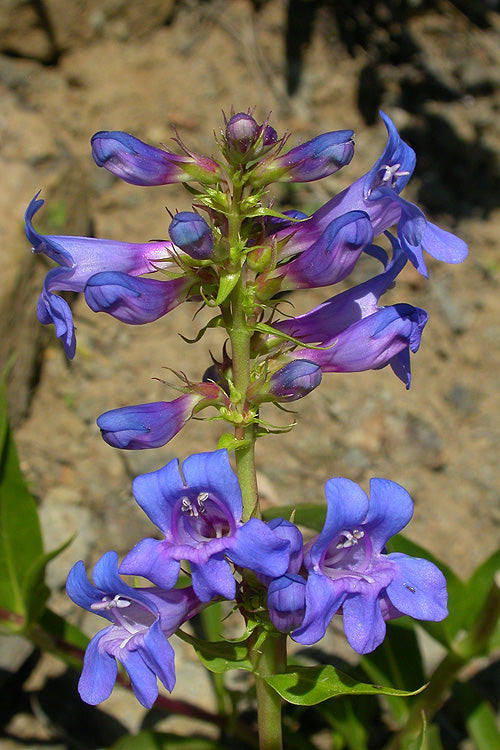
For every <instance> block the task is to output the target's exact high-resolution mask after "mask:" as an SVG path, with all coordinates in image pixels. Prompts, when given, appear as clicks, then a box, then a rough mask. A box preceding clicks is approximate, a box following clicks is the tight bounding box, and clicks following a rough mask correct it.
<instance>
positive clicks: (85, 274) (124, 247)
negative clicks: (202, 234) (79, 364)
mask: <svg viewBox="0 0 500 750" xmlns="http://www.w3.org/2000/svg"><path fill="white" fill-rule="evenodd" d="M37 196H38V194H37V195H35V197H34V198H33V200H32V201H31V202H30V204H29V206H28V207H27V209H26V213H25V233H26V237H27V238H28V240H29V241H30V242H31V244H32V246H33V252H34V253H43V254H44V255H46V256H47V257H48V258H50V260H52V261H55V262H56V263H57V264H58V267H57V268H52V269H51V270H50V271H49V272H48V273H47V275H46V276H45V279H44V282H43V289H42V293H41V294H40V297H39V299H38V304H37V317H38V320H39V321H40V323H42V324H44V325H47V324H49V323H53V324H54V327H55V333H56V336H57V338H59V339H61V341H62V343H63V346H64V351H65V353H66V356H67V357H68V358H69V359H72V358H73V356H74V354H75V346H76V341H75V331H74V326H73V317H72V314H71V310H70V308H69V306H68V304H67V303H66V301H65V300H64V299H63V298H62V297H58V296H57V295H55V294H53V292H55V291H71V292H83V291H84V289H85V287H86V286H87V284H88V282H89V280H90V279H92V278H93V277H95V276H96V275H100V273H102V272H117V273H118V274H121V275H122V276H125V277H126V278H127V279H129V278H131V277H133V276H139V275H140V274H143V273H151V272H152V271H156V270H157V268H158V266H159V265H161V262H162V261H164V260H166V259H167V258H168V257H169V256H170V255H171V252H172V248H173V245H172V243H171V242H146V243H144V244H138V243H133V242H115V241H114V240H99V239H94V238H89V237H64V236H54V235H44V234H39V233H38V232H36V231H35V229H34V228H33V225H32V223H31V220H32V219H33V216H34V215H35V213H36V212H37V211H38V209H39V208H40V207H41V206H42V205H43V201H42V200H37ZM136 281H138V280H137V279H136ZM143 281H146V280H145V279H144V280H143ZM149 281H152V280H151V279H150V280H149ZM175 281H177V280H175ZM156 283H162V282H156ZM163 283H169V282H163ZM170 283H171V282H170Z"/></svg>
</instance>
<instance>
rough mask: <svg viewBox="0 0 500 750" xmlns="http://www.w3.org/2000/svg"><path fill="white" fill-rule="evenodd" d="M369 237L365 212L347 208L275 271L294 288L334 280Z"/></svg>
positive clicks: (344, 273)
mask: <svg viewBox="0 0 500 750" xmlns="http://www.w3.org/2000/svg"><path fill="white" fill-rule="evenodd" d="M372 239H373V229H372V226H371V223H370V219H369V217H368V214H366V213H364V212H363V211H348V212H347V213H346V214H343V215H342V216H339V217H338V218H337V219H333V221H331V222H330V224H328V226H327V227H326V229H325V231H324V232H323V234H322V235H321V236H320V237H319V239H318V240H317V241H316V242H315V243H314V244H313V245H311V246H310V247H308V248H307V249H306V250H304V252H303V253H301V254H300V255H299V256H298V257H297V258H296V259H295V260H292V261H291V262H290V263H287V264H286V265H282V266H280V267H279V268H278V272H279V273H280V274H283V275H284V277H285V283H286V282H289V283H290V285H291V286H292V287H293V288H296V289H300V288H312V287H319V286H329V285H330V284H336V283H337V282H339V281H342V280H343V279H345V278H346V276H348V275H349V274H350V273H351V271H352V269H353V268H354V266H355V265H356V261H357V260H358V258H359V256H360V255H361V252H362V250H363V249H364V248H365V247H366V246H367V245H368V244H370V243H371V241H372ZM285 248H286V246H285Z"/></svg>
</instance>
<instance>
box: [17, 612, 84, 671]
mask: <svg viewBox="0 0 500 750" xmlns="http://www.w3.org/2000/svg"><path fill="white" fill-rule="evenodd" d="M28 636H29V638H30V639H31V640H32V641H33V642H34V643H35V644H36V645H37V646H38V648H41V649H43V650H44V651H49V652H50V653H52V654H55V655H56V656H57V657H58V658H59V659H62V661H64V662H65V663H66V664H68V665H69V666H70V667H73V668H74V669H81V666H82V661H83V652H84V651H85V649H86V647H87V645H88V642H89V639H88V638H87V636H86V635H84V634H83V633H82V631H81V630H80V629H79V628H77V627H76V626H75V625H71V623H69V622H67V621H66V620H65V619H64V617H61V616H60V615H57V614H56V613H55V612H52V610H50V609H45V610H44V612H43V614H42V616H41V617H40V619H39V621H38V622H37V623H34V624H32V625H31V626H29V628H28Z"/></svg>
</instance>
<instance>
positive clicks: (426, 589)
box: [387, 552, 448, 621]
mask: <svg viewBox="0 0 500 750" xmlns="http://www.w3.org/2000/svg"><path fill="white" fill-rule="evenodd" d="M387 559H388V560H390V561H391V562H392V563H393V564H394V573H395V575H394V579H393V580H392V582H391V583H390V584H389V585H388V586H387V596H388V597H389V599H390V600H391V602H392V604H393V605H394V606H395V607H396V608H397V609H398V610H400V612H403V613H404V614H405V615H410V617H415V618H416V619H417V620H433V621H439V620H443V619H444V618H445V617H446V615H447V614H448V610H447V608H446V601H447V593H446V580H445V577H444V575H443V574H442V573H441V571H440V570H439V569H438V568H436V566H435V565H434V564H433V563H431V562H429V561H428V560H422V559H421V558H419V557H409V556H408V555H403V554H402V553H400V552H393V553H392V554H390V555H387Z"/></svg>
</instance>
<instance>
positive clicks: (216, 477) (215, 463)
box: [182, 450, 242, 523]
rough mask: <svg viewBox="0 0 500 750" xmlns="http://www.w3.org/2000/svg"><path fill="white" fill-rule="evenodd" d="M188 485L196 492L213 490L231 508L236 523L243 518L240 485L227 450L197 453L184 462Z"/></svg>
mask: <svg viewBox="0 0 500 750" xmlns="http://www.w3.org/2000/svg"><path fill="white" fill-rule="evenodd" d="M182 474H183V476H184V480H185V482H186V486H187V487H189V488H190V489H192V490H194V491H196V492H211V493H213V494H214V495H215V496H216V497H217V498H218V499H219V500H220V501H221V502H223V503H224V505H225V506H226V507H227V508H228V509H229V510H230V512H231V514H232V516H233V518H234V520H235V521H236V523H239V521H240V520H241V511H242V502H241V491H240V485H239V483H238V479H237V477H236V474H235V473H234V472H233V470H232V468H231V465H230V463H229V458H228V455H227V451H226V450H218V451H213V452H210V453H196V454H194V455H192V456H188V458H186V459H185V461H184V463H183V464H182Z"/></svg>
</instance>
